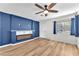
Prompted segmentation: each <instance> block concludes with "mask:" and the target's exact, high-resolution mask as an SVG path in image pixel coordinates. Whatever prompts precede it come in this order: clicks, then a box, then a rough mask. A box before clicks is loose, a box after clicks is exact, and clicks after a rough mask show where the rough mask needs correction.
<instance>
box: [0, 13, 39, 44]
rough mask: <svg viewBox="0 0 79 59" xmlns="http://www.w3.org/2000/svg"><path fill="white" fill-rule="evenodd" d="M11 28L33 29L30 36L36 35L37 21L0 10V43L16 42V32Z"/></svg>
mask: <svg viewBox="0 0 79 59" xmlns="http://www.w3.org/2000/svg"><path fill="white" fill-rule="evenodd" d="M11 30H33V34H32V37H33V38H34V37H38V36H39V22H38V21H34V20H31V19H27V18H23V17H20V16H16V15H12V14H7V13H4V12H0V45H5V44H9V43H15V42H16V33H15V32H11Z"/></svg>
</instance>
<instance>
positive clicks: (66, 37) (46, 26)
mask: <svg viewBox="0 0 79 59" xmlns="http://www.w3.org/2000/svg"><path fill="white" fill-rule="evenodd" d="M65 20H66V19H65ZM69 20H70V19H69ZM40 37H42V38H48V39H51V40H56V41H60V42H65V43H71V44H77V39H78V38H77V37H75V36H71V35H70V32H69V31H65V32H62V33H58V34H55V35H54V34H53V19H50V20H49V19H48V20H42V21H40Z"/></svg>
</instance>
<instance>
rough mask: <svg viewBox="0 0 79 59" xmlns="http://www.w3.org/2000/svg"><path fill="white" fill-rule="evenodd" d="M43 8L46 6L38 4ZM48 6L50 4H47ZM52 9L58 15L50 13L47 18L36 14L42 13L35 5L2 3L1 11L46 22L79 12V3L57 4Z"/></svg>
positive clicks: (0, 5) (0, 4)
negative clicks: (46, 20) (49, 19)
mask: <svg viewBox="0 0 79 59" xmlns="http://www.w3.org/2000/svg"><path fill="white" fill-rule="evenodd" d="M38 4H40V5H41V6H43V5H45V4H41V3H38ZM46 4H48V3H46ZM52 9H55V10H58V11H59V12H58V13H50V14H49V15H48V16H47V17H45V16H40V14H38V15H36V14H35V13H36V12H39V11H41V9H39V8H38V7H36V6H35V5H34V3H0V11H3V12H6V13H11V14H15V15H19V16H22V17H25V18H30V19H33V20H37V21H39V20H44V19H48V18H55V17H59V16H63V15H67V14H72V13H74V12H76V11H78V10H79V4H78V3H57V4H56V5H55V6H54V7H53V8H52Z"/></svg>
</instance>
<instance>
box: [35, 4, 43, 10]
mask: <svg viewBox="0 0 79 59" xmlns="http://www.w3.org/2000/svg"><path fill="white" fill-rule="evenodd" d="M35 6H37V7H38V8H40V9H42V10H44V8H43V7H42V6H40V5H38V4H35Z"/></svg>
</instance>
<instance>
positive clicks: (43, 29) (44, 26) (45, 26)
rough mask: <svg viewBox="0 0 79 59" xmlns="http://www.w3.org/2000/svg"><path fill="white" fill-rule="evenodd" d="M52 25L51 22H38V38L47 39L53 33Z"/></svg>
mask: <svg viewBox="0 0 79 59" xmlns="http://www.w3.org/2000/svg"><path fill="white" fill-rule="evenodd" d="M52 27H53V24H52V21H51V20H43V21H40V37H44V38H48V37H50V36H51V35H52V33H53V28H52Z"/></svg>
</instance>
